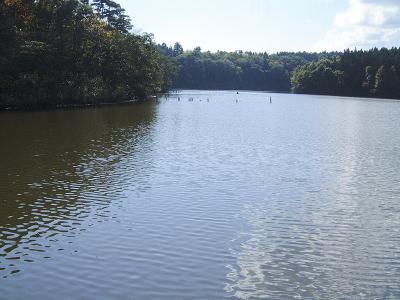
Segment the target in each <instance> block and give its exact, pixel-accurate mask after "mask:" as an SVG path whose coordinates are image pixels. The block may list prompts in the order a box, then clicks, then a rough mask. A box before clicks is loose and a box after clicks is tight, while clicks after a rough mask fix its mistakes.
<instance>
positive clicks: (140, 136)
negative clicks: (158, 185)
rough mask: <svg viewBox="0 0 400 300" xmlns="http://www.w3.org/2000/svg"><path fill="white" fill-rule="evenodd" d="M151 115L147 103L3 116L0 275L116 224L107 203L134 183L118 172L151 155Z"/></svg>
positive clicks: (152, 109) (151, 107)
mask: <svg viewBox="0 0 400 300" xmlns="http://www.w3.org/2000/svg"><path fill="white" fill-rule="evenodd" d="M154 113H155V105H154V104H153V103H150V102H149V103H142V104H138V105H133V106H127V107H107V108H98V109H83V110H74V111H56V112H54V111H52V112H33V113H9V114H2V115H1V116H0V140H1V141H2V147H0V157H1V170H0V182H1V186H0V207H1V210H0V276H2V277H4V276H8V275H10V274H14V273H18V272H20V271H21V270H23V266H22V265H23V264H24V263H31V262H34V261H35V260H36V258H39V259H43V258H48V257H47V256H46V255H47V253H46V252H47V249H49V248H51V247H52V246H53V245H56V244H57V241H58V240H59V239H68V238H70V237H73V236H75V235H77V234H79V232H81V231H85V230H87V229H88V228H90V226H93V223H94V222H102V221H104V220H105V219H107V218H111V217H112V213H111V211H110V210H109V205H110V202H112V201H115V200H118V198H120V197H123V189H124V188H123V187H124V185H125V184H128V183H127V182H124V180H128V179H129V178H124V177H121V176H113V172H115V170H116V167H117V166H118V167H120V166H121V164H123V163H124V160H126V159H127V156H128V155H130V156H132V155H136V154H135V153H136V149H139V150H138V151H139V152H140V153H141V154H143V153H145V152H146V151H147V150H146V149H149V148H148V147H147V146H146V142H148V138H149V137H148V134H149V131H150V130H151V126H152V122H153V120H154V116H155V114H154ZM131 167H132V166H131ZM139 167H140V166H138V169H137V170H135V169H134V166H133V170H132V172H135V173H139V172H141V171H142V170H141V169H139ZM147 167H150V166H147ZM142 176H145V174H142ZM135 178H138V180H140V178H141V176H140V175H136V176H135ZM89 216H90V220H89V223H88V222H87V221H88V217H89ZM85 221H86V223H87V224H86V223H85ZM58 250H60V251H61V250H63V249H58Z"/></svg>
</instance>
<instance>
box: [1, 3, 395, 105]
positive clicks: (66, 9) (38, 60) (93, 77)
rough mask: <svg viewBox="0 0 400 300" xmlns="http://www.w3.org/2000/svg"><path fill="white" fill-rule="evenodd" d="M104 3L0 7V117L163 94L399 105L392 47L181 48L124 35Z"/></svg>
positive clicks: (114, 9) (126, 23)
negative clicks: (394, 101)
mask: <svg viewBox="0 0 400 300" xmlns="http://www.w3.org/2000/svg"><path fill="white" fill-rule="evenodd" d="M132 28H133V25H132V22H131V20H130V18H129V16H127V14H126V13H125V10H124V9H123V8H122V7H121V6H120V5H119V4H118V3H116V2H114V1H112V0H93V1H90V2H89V1H88V0H36V1H35V0H1V1H0V109H6V108H7V109H8V108H23V109H29V108H36V107H57V106H71V105H92V104H97V103H104V102H107V103H115V102H123V101H128V100H134V99H145V98H146V97H148V96H150V95H154V94H157V93H162V92H167V91H169V90H170V89H214V90H216V89H230V90H266V91H277V92H294V93H308V94H326V95H346V96H362V97H382V98H400V49H399V48H392V49H385V48H382V49H377V48H375V49H371V50H369V51H363V50H353V51H350V50H345V51H343V52H323V53H308V52H297V53H291V52H279V53H275V54H268V53H266V52H264V53H256V52H244V51H234V52H225V51H217V52H214V53H212V52H210V51H202V49H201V48H200V47H197V48H195V49H193V50H184V49H183V47H182V45H181V44H179V43H175V45H173V46H168V45H166V44H165V43H163V44H156V42H155V41H154V38H153V36H152V35H151V34H147V33H143V34H138V33H134V31H133V30H132Z"/></svg>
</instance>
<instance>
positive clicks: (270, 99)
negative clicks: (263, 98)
mask: <svg viewBox="0 0 400 300" xmlns="http://www.w3.org/2000/svg"><path fill="white" fill-rule="evenodd" d="M269 104H272V97H271V96H269Z"/></svg>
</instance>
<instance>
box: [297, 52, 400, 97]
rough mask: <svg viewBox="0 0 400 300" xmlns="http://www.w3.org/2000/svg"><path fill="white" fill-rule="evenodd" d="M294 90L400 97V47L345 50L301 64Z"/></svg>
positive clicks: (360, 95)
mask: <svg viewBox="0 0 400 300" xmlns="http://www.w3.org/2000/svg"><path fill="white" fill-rule="evenodd" d="M292 89H293V92H295V93H307V94H326V95H343V96H359V97H379V98H393V99H400V49H399V48H392V49H386V48H382V49H377V48H374V49H371V50H368V51H363V50H354V51H350V50H346V51H344V52H343V53H340V54H339V55H337V56H336V57H331V58H323V59H319V60H317V61H314V62H310V63H308V64H305V65H303V66H300V67H298V68H297V69H296V70H295V71H294V73H293V76H292Z"/></svg>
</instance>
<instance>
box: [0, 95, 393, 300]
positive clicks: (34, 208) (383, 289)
mask: <svg viewBox="0 0 400 300" xmlns="http://www.w3.org/2000/svg"><path fill="white" fill-rule="evenodd" d="M270 95H271V96H272V99H273V103H272V104H270V103H269V96H270ZM178 97H179V100H178ZM190 98H193V101H188V100H189V99H190ZM399 116H400V103H399V102H395V101H383V100H377V101H375V100H366V99H352V98H337V97H321V96H307V95H285V94H268V93H255V92H241V93H240V94H239V95H237V94H236V93H233V92H224V91H221V92H204V91H203V92H200V91H182V92H180V94H176V95H171V96H170V97H169V98H165V97H163V98H162V99H159V101H150V102H146V103H143V104H138V105H131V106H121V107H107V108H96V109H84V110H70V111H49V112H31V113H3V114H0V140H1V147H0V183H1V184H0V299H7V300H8V299H11V300H13V299H54V295H57V299H349V298H352V299H399V298H400V172H399V170H400V155H399V153H400V152H399V151H400V130H399V129H400V117H399Z"/></svg>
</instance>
